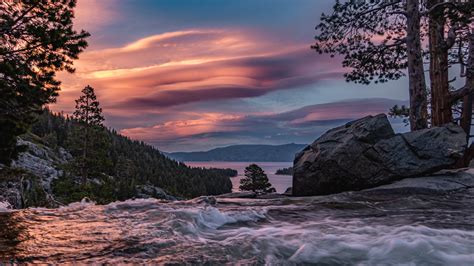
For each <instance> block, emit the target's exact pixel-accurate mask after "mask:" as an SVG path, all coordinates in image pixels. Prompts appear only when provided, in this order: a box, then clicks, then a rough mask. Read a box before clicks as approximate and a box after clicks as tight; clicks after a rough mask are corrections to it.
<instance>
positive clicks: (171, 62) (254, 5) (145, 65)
mask: <svg viewBox="0 0 474 266" xmlns="http://www.w3.org/2000/svg"><path fill="white" fill-rule="evenodd" d="M333 3H334V0H318V1H316V0H239V1H230V0H229V1H225V0H97V1H95V0H78V7H77V10H76V27H77V29H84V30H87V31H89V32H90V33H91V34H92V36H91V37H90V38H89V39H88V41H89V47H88V49H87V50H86V51H85V52H84V53H82V54H81V55H80V59H79V60H77V61H76V62H75V66H76V68H77V71H76V73H75V74H66V73H60V75H59V78H60V79H61V80H62V81H63V85H62V92H61V96H60V97H59V99H58V103H57V104H55V105H54V106H53V107H52V108H53V109H54V110H55V111H64V112H66V113H70V112H71V111H72V109H73V108H74V99H75V98H77V97H78V95H79V92H80V90H81V89H82V88H83V87H84V86H85V85H91V86H93V87H94V88H95V90H96V93H97V95H98V98H99V100H100V102H101V105H102V107H103V108H104V114H105V118H106V125H107V126H109V127H113V128H115V129H117V130H118V131H119V132H121V133H122V134H124V135H127V136H129V137H131V138H133V139H139V140H144V141H145V142H147V143H150V144H153V145H155V146H156V147H157V148H159V149H161V150H163V151H195V150H207V149H211V148H215V147H221V146H227V145H233V144H284V143H291V142H295V143H309V142H312V141H313V140H314V139H315V138H316V137H318V136H319V135H320V134H321V133H322V132H324V131H325V130H327V129H329V128H330V127H334V126H337V125H340V124H342V123H344V122H346V121H348V120H350V119H354V118H358V117H362V116H364V115H368V114H376V113H381V112H387V110H388V109H389V108H390V107H391V106H393V105H394V104H404V103H405V102H406V100H407V99H408V90H407V80H406V79H402V80H399V81H394V82H390V83H388V84H384V85H370V86H364V85H355V84H351V83H346V82H345V81H344V78H343V76H342V75H343V73H344V72H345V71H346V70H345V69H343V68H342V67H341V64H340V61H339V60H337V59H331V58H329V57H328V56H321V55H318V54H317V53H316V52H314V51H312V50H311V49H310V45H311V44H312V43H313V37H314V35H315V33H316V32H315V30H314V27H315V25H316V24H317V23H318V19H319V16H320V14H321V13H322V12H326V13H328V12H330V10H331V6H332V4H333ZM395 127H396V128H397V129H399V130H400V129H402V128H403V125H401V123H398V124H396V125H395Z"/></svg>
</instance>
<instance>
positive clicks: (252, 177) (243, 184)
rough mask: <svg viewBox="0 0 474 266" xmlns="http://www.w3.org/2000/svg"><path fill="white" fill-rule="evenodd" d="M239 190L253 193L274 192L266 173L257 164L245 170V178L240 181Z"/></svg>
mask: <svg viewBox="0 0 474 266" xmlns="http://www.w3.org/2000/svg"><path fill="white" fill-rule="evenodd" d="M239 189H240V190H250V191H253V192H267V191H274V189H272V184H270V182H269V181H268V177H267V175H266V174H265V171H263V169H262V168H260V166H258V165H256V164H251V165H249V166H247V167H246V168H245V178H242V179H241V180H240V187H239Z"/></svg>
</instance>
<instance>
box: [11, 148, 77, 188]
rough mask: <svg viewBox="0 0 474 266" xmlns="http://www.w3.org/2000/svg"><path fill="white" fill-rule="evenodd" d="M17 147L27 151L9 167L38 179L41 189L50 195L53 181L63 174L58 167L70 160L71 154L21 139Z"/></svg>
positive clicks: (61, 149)
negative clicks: (23, 147) (24, 171)
mask: <svg viewBox="0 0 474 266" xmlns="http://www.w3.org/2000/svg"><path fill="white" fill-rule="evenodd" d="M18 145H23V146H26V147H27V151H26V152H24V153H21V154H20V156H19V158H18V159H17V160H15V161H13V163H12V165H11V167H12V168H20V169H24V170H26V171H28V172H30V173H32V174H34V175H35V176H38V177H40V178H41V183H42V184H43V187H44V188H45V190H46V191H47V192H48V193H50V192H51V183H52V182H53V180H55V179H57V178H59V177H60V176H61V175H62V174H63V172H62V170H61V169H60V167H59V166H60V165H62V164H64V163H66V162H67V161H68V160H70V159H71V158H72V156H71V154H69V153H68V152H67V151H66V150H64V149H63V148H59V149H58V150H57V151H56V150H52V149H50V148H48V147H46V146H42V145H40V144H35V143H32V142H29V141H25V140H22V139H19V140H18Z"/></svg>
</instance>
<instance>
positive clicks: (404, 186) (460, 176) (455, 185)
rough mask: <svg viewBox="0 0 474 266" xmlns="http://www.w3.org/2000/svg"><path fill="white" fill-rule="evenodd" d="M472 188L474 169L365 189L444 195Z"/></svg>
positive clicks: (383, 191) (369, 192)
mask: <svg viewBox="0 0 474 266" xmlns="http://www.w3.org/2000/svg"><path fill="white" fill-rule="evenodd" d="M472 188H474V168H467V169H460V170H455V171H440V172H437V173H434V174H432V175H429V176H423V177H416V178H405V179H402V180H400V181H396V182H393V183H391V184H388V185H383V186H379V187H376V188H371V189H366V190H363V191H362V192H364V193H368V194H373V193H380V194H388V193H392V194H399V195H400V194H430V195H432V194H446V193H451V192H455V191H459V190H467V189H472Z"/></svg>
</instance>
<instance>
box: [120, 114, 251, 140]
mask: <svg viewBox="0 0 474 266" xmlns="http://www.w3.org/2000/svg"><path fill="white" fill-rule="evenodd" d="M194 115H195V116H197V117H195V118H192V119H188V120H174V121H168V122H164V123H161V124H158V125H155V126H152V127H137V128H128V129H123V130H121V131H120V133H121V134H123V135H125V136H129V137H132V138H134V139H140V140H144V141H151V140H153V141H167V140H170V139H175V138H183V137H189V136H193V135H198V134H203V133H207V132H213V131H219V132H225V131H227V132H232V131H234V130H236V129H237V127H235V126H231V125H228V124H229V123H231V122H232V121H238V120H240V119H242V116H238V115H229V114H220V113H201V114H194ZM226 123H227V124H226Z"/></svg>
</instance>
